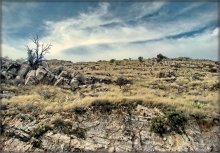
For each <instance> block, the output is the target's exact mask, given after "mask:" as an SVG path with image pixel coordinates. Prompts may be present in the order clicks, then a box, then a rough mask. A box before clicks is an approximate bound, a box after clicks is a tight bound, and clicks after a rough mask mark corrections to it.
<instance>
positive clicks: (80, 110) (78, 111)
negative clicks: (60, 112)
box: [73, 106, 86, 115]
mask: <svg viewBox="0 0 220 153" xmlns="http://www.w3.org/2000/svg"><path fill="white" fill-rule="evenodd" d="M73 112H75V113H76V114H79V115H82V114H84V113H86V109H85V108H84V107H79V106H77V107H74V108H73Z"/></svg>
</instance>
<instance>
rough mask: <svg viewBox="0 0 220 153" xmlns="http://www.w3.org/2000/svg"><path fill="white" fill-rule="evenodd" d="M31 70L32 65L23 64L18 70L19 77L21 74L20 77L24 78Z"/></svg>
mask: <svg viewBox="0 0 220 153" xmlns="http://www.w3.org/2000/svg"><path fill="white" fill-rule="evenodd" d="M29 70H30V66H29V65H28V64H22V65H21V68H20V69H19V71H18V74H17V77H18V76H19V77H20V78H22V79H24V78H25V76H26V75H27V73H28V71H29Z"/></svg>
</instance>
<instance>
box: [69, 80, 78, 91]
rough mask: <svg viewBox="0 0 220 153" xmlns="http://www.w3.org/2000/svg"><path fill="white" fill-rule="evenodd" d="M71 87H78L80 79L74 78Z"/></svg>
mask: <svg viewBox="0 0 220 153" xmlns="http://www.w3.org/2000/svg"><path fill="white" fill-rule="evenodd" d="M70 86H71V89H76V88H78V86H79V81H78V80H77V79H76V78H72V80H71V81H70Z"/></svg>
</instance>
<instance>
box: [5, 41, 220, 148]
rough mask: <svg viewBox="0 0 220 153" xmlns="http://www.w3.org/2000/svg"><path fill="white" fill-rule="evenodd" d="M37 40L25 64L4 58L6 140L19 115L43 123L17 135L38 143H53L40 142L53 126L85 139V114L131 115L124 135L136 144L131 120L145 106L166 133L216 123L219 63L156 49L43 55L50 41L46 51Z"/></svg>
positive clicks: (151, 124) (155, 127)
mask: <svg viewBox="0 0 220 153" xmlns="http://www.w3.org/2000/svg"><path fill="white" fill-rule="evenodd" d="M34 43H35V44H36V48H35V49H28V58H27V61H26V62H25V61H23V60H22V61H19V60H17V61H12V60H10V59H6V58H1V60H2V62H1V68H2V69H1V86H2V88H1V112H2V116H3V117H4V119H3V122H2V123H3V125H2V131H3V133H5V135H6V137H7V138H11V137H14V136H15V135H16V134H15V133H14V132H13V131H10V130H8V129H7V128H8V127H10V126H9V125H11V123H10V122H12V121H13V120H16V121H19V122H20V121H22V122H27V123H29V122H31V123H32V122H33V121H37V122H39V123H35V126H34V128H33V129H32V130H31V132H30V133H29V135H28V136H27V137H25V138H23V137H21V136H20V135H19V136H18V137H17V138H18V139H20V140H22V141H24V142H29V141H30V142H32V143H31V144H32V146H33V147H35V148H45V147H46V148H47V147H48V146H44V145H45V144H44V143H43V142H41V140H42V141H44V138H45V136H47V137H50V136H48V134H50V132H51V131H53V132H55V133H63V134H65V135H72V137H74V140H75V139H77V140H78V139H79V140H81V141H87V140H88V139H89V138H88V135H89V134H88V133H89V128H88V127H87V126H88V125H86V126H85V127H87V128H85V127H84V126H83V125H81V123H82V122H83V120H82V118H84V120H87V119H89V118H90V117H92V116H93V115H94V114H96V115H97V116H106V115H107V116H109V117H112V118H114V117H113V116H114V115H116V116H117V115H118V116H124V115H123V114H127V116H128V120H127V119H126V117H125V118H123V119H122V118H121V119H122V120H123V121H121V122H123V124H124V126H125V129H123V130H124V131H123V133H124V134H125V135H126V136H129V137H131V139H132V142H133V143H134V141H135V137H134V136H133V135H135V134H134V133H133V132H131V131H130V128H129V127H130V126H134V125H135V124H136V123H137V122H138V121H135V124H134V123H132V116H137V115H134V114H135V113H136V114H139V115H140V114H141V113H142V111H143V110H145V112H144V113H143V114H141V115H142V116H146V115H149V112H148V111H151V113H150V114H152V113H153V114H154V113H155V115H152V116H151V117H150V121H148V120H146V121H145V123H146V126H147V127H148V128H150V131H151V132H153V133H155V134H156V135H158V137H161V139H163V137H166V136H167V135H169V134H171V133H177V134H185V133H187V131H186V130H185V129H186V128H187V126H188V125H189V124H190V122H192V120H194V121H195V122H197V123H198V124H199V125H201V123H202V122H203V121H204V120H207V119H208V120H209V121H210V120H211V124H212V125H216V124H218V121H219V120H218V117H219V112H218V93H219V80H218V79H219V75H218V69H219V62H214V61H211V60H194V59H190V58H185V57H184V58H167V57H166V56H164V55H162V54H158V55H157V56H156V58H151V59H144V58H143V57H141V56H140V57H139V58H138V59H137V60H132V59H129V60H127V59H124V60H115V59H111V60H110V61H98V62H79V63H73V62H71V61H61V60H56V59H54V60H45V59H44V55H45V53H47V51H48V50H49V49H50V47H51V46H50V45H46V47H43V46H42V50H41V51H40V50H39V46H40V45H39V42H38V38H36V39H34ZM34 61H35V62H34ZM43 62H47V64H46V66H45V65H44V64H43ZM142 107H143V108H142ZM140 108H141V109H140ZM112 115H113V116H112ZM96 118H97V120H100V118H99V117H96ZM119 119H120V117H119ZM109 120H110V118H109ZM113 120H114V119H113ZM117 120H118V119H115V121H117ZM111 122H112V121H111ZM103 123H104V122H103ZM209 123H210V122H206V123H205V124H209ZM16 124H17V123H16ZM88 124H90V123H88ZM100 125H101V124H100ZM137 125H139V123H138V124H137ZM94 127H95V125H94ZM140 127H141V126H139V128H140ZM10 128H12V127H10ZM127 128H128V129H127ZM143 128H144V127H142V129H143ZM148 128H146V129H148ZM32 139H33V140H32ZM45 141H46V140H45ZM48 141H49V140H48ZM47 143H49V142H47ZM81 149H82V148H81ZM51 150H54V149H51ZM76 150H77V149H76ZM130 150H134V148H131V149H130ZM122 151H123V150H122Z"/></svg>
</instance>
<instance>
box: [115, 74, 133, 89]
mask: <svg viewBox="0 0 220 153" xmlns="http://www.w3.org/2000/svg"><path fill="white" fill-rule="evenodd" d="M115 83H116V85H118V86H120V88H121V87H122V86H124V85H126V84H131V83H132V82H131V81H130V80H128V79H125V78H123V77H119V78H118V79H117V80H116V81H115Z"/></svg>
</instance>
